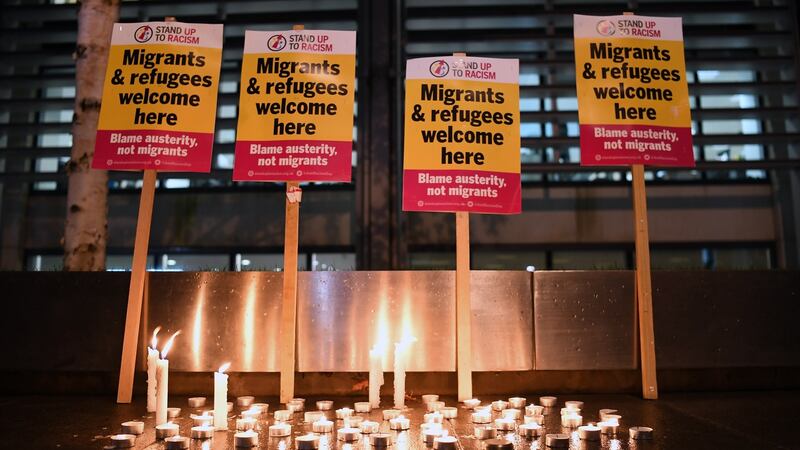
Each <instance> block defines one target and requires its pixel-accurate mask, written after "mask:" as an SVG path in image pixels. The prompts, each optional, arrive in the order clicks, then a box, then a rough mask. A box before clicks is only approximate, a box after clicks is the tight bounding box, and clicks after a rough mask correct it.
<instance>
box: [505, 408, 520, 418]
mask: <svg viewBox="0 0 800 450" xmlns="http://www.w3.org/2000/svg"><path fill="white" fill-rule="evenodd" d="M500 414H501V415H502V416H503V417H505V418H506V419H514V420H519V419H521V418H522V411H520V410H518V409H504V410H502V411H500Z"/></svg>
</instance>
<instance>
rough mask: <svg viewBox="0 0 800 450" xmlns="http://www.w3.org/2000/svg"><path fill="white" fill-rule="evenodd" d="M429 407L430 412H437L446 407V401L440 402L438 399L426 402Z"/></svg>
mask: <svg viewBox="0 0 800 450" xmlns="http://www.w3.org/2000/svg"><path fill="white" fill-rule="evenodd" d="M426 406H427V408H428V412H436V411H439V410H440V409H442V408H444V402H440V401H438V400H436V401H432V402H428V403H426Z"/></svg>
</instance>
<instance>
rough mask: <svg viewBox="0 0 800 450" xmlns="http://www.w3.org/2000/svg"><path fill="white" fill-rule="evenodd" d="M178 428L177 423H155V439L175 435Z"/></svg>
mask: <svg viewBox="0 0 800 450" xmlns="http://www.w3.org/2000/svg"><path fill="white" fill-rule="evenodd" d="M179 431H180V428H179V427H178V424H176V423H172V422H167V423H162V424H161V425H156V439H166V438H168V437H171V436H177V435H178V432H179Z"/></svg>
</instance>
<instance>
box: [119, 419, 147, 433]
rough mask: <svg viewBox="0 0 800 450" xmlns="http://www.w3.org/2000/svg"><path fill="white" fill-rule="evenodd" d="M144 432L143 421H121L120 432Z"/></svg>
mask: <svg viewBox="0 0 800 450" xmlns="http://www.w3.org/2000/svg"><path fill="white" fill-rule="evenodd" d="M142 433H144V422H139V421H137V420H131V421H128V422H122V434H142Z"/></svg>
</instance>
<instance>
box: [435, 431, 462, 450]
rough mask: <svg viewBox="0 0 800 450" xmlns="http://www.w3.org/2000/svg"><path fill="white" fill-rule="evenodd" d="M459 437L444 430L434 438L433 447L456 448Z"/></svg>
mask: <svg viewBox="0 0 800 450" xmlns="http://www.w3.org/2000/svg"><path fill="white" fill-rule="evenodd" d="M457 443H458V439H456V438H454V437H453V436H450V435H449V434H447V431H442V434H441V435H440V436H437V437H435V438H433V448H435V449H436V450H456V444H457Z"/></svg>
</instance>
